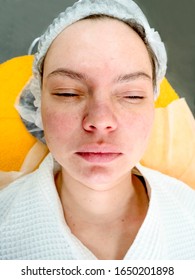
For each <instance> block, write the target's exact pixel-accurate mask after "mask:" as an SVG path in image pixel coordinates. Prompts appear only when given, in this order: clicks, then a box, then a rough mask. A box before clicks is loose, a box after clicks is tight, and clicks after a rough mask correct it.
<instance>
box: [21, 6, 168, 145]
mask: <svg viewBox="0 0 195 280" xmlns="http://www.w3.org/2000/svg"><path fill="white" fill-rule="evenodd" d="M94 14H97V15H98V14H102V15H108V16H111V17H114V18H117V19H119V20H122V21H129V20H133V21H135V22H137V23H138V24H140V25H141V26H142V27H143V28H144V30H145V33H146V39H147V41H148V44H149V45H150V47H151V48H152V50H153V52H154V54H155V56H156V59H157V63H156V65H155V67H156V88H155V90H154V94H155V96H157V95H158V92H159V85H160V82H161V80H162V79H163V77H164V76H165V73H166V68H167V54H166V50H165V46H164V43H163V42H162V41H161V38H160V36H159V34H158V32H156V31H155V30H154V29H153V28H151V27H150V25H149V23H148V21H147V19H146V17H145V15H144V14H143V12H142V11H141V9H140V8H139V7H138V5H137V4H136V3H135V2H134V1H132V0H80V1H77V2H75V3H74V5H73V6H72V7H68V8H67V9H66V10H65V11H64V12H62V13H60V14H59V16H58V17H57V18H55V19H54V21H53V22H52V24H51V25H50V26H49V27H48V28H47V30H46V32H45V33H44V34H43V35H42V36H41V37H40V38H39V43H38V50H37V53H36V54H35V58H34V63H33V77H32V78H31V79H30V81H29V82H28V84H27V85H26V86H25V88H24V89H23V91H22V93H21V95H20V98H19V101H18V102H17V104H16V108H17V110H18V111H19V114H20V115H21V118H22V120H23V121H24V123H25V125H26V127H27V129H28V130H29V131H30V132H31V133H32V134H33V135H34V136H36V137H37V138H39V139H40V140H42V141H44V133H43V125H42V119H41V109H40V108H41V71H42V69H41V68H42V63H43V60H44V57H45V55H46V53H47V51H48V49H49V47H50V45H51V43H52V42H53V40H54V39H55V38H56V37H57V36H58V35H59V34H60V33H61V32H62V31H63V30H64V29H65V28H66V27H68V26H69V25H71V24H73V23H74V22H77V21H79V20H80V19H83V18H85V17H87V16H90V15H94ZM36 41H37V38H36Z"/></svg>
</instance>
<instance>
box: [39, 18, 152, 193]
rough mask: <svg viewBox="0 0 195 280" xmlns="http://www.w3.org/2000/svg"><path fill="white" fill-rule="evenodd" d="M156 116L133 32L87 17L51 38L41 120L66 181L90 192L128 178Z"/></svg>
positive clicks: (143, 55) (145, 61) (148, 69)
mask: <svg viewBox="0 0 195 280" xmlns="http://www.w3.org/2000/svg"><path fill="white" fill-rule="evenodd" d="M153 117H154V98H153V82H152V66H151V62H150V58H149V55H148V52H147V49H146V47H145V45H144V43H143V42H142V40H141V39H140V37H139V36H138V35H137V34H136V33H135V32H134V31H133V30H132V29H131V28H130V27H128V26H127V25H126V24H124V23H122V22H120V21H117V20H114V19H103V20H93V21H92V20H89V19H88V20H83V21H80V22H77V23H74V24H73V25H71V26H69V27H68V28H67V29H65V30H64V31H63V32H62V33H61V34H60V35H59V36H58V37H57V38H56V39H55V40H54V42H53V44H52V45H51V47H50V49H49V51H48V53H47V56H46V58H45V62H44V74H43V84H42V119H43V126H44V131H45V138H46V142H47V145H48V147H49V149H50V151H51V153H52V154H53V156H54V157H55V159H56V160H57V161H58V162H59V163H60V165H61V166H62V170H63V173H64V174H65V176H67V177H70V178H71V179H73V180H76V181H77V182H80V183H82V184H84V185H87V186H88V187H90V188H96V187H99V188H100V187H102V188H105V187H106V186H110V185H114V184H116V183H118V182H120V181H121V180H122V179H123V178H125V177H126V176H129V174H130V170H131V169H132V168H133V167H134V166H135V165H136V164H137V163H138V161H139V160H140V159H141V158H142V155H143V153H144V151H145V148H146V145H147V142H148V137H149V134H150V131H151V127H152V124H153Z"/></svg>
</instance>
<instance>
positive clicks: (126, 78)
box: [116, 71, 152, 82]
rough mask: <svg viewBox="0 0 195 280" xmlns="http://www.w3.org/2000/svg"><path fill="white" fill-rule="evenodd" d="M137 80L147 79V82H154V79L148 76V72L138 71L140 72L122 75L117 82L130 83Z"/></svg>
mask: <svg viewBox="0 0 195 280" xmlns="http://www.w3.org/2000/svg"><path fill="white" fill-rule="evenodd" d="M137 79H144V80H145V79H147V80H152V77H151V76H150V75H149V74H147V73H146V72H142V71H138V72H133V73H129V74H125V75H120V76H119V77H118V78H117V79H116V82H129V81H134V80H137Z"/></svg>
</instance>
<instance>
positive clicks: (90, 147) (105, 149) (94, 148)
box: [76, 144, 121, 154]
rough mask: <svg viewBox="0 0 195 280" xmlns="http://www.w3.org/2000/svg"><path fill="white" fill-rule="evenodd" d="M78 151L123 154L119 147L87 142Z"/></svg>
mask: <svg viewBox="0 0 195 280" xmlns="http://www.w3.org/2000/svg"><path fill="white" fill-rule="evenodd" d="M76 153H102V154H106V153H110V154H121V152H120V151H119V149H118V148H117V147H116V146H114V145H110V144H101V145H99V144H87V145H83V146H82V147H81V148H80V149H79V150H78V151H77V152H76Z"/></svg>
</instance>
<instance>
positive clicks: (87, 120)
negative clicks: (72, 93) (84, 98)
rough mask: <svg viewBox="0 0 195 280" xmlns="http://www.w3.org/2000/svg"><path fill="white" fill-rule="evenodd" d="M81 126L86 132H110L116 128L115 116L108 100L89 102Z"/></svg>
mask: <svg viewBox="0 0 195 280" xmlns="http://www.w3.org/2000/svg"><path fill="white" fill-rule="evenodd" d="M83 128H84V130H85V131H88V132H102V133H106V132H107V133H108V132H112V131H114V130H115V129H116V128H117V118H116V115H115V114H114V110H113V108H112V105H111V104H108V102H95V101H93V102H90V104H89V105H88V108H87V112H86V115H85V117H84V119H83Z"/></svg>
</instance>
